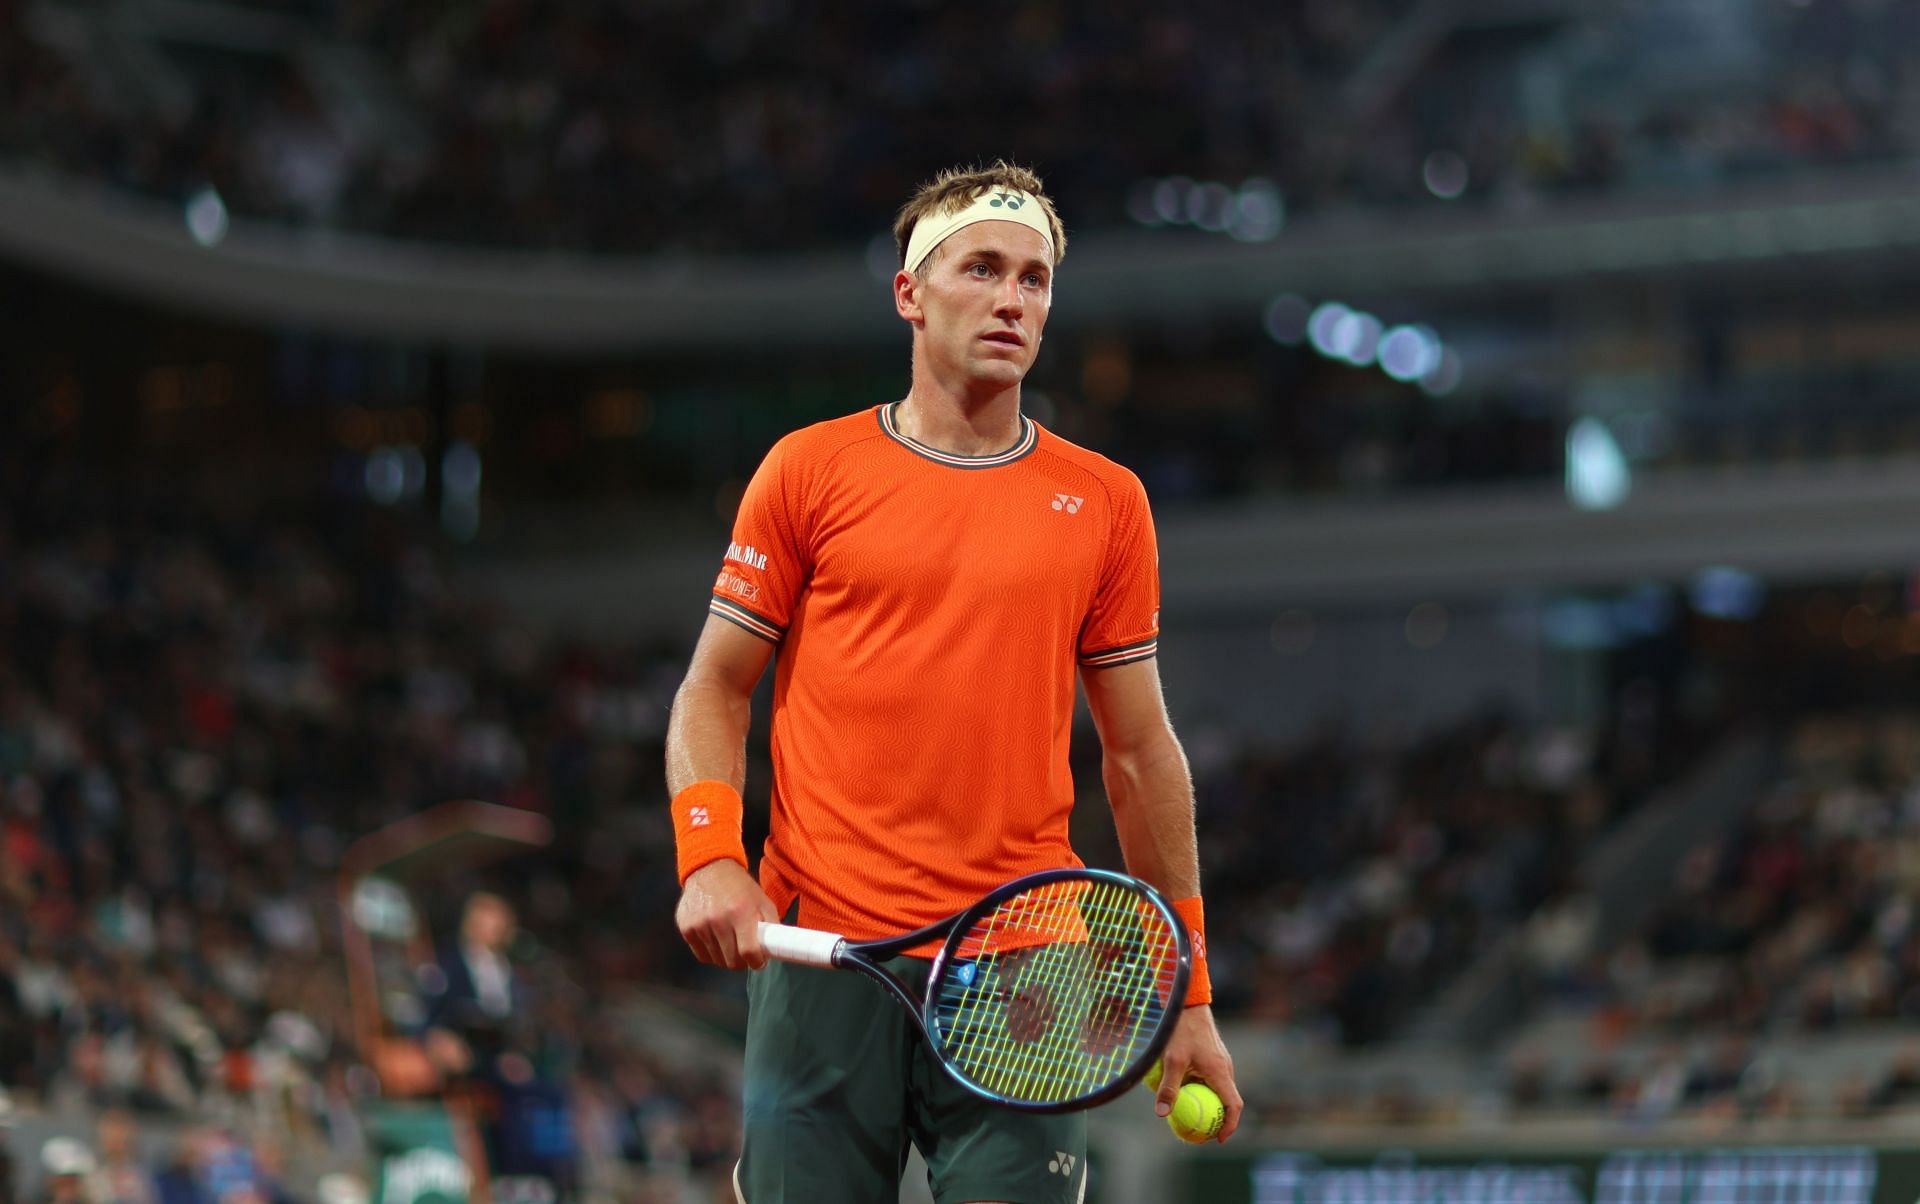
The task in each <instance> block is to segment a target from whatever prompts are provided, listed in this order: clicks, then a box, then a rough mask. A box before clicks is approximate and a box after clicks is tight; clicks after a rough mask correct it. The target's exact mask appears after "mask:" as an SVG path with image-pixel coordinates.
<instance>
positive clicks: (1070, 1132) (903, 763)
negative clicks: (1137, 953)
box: [667, 163, 1241, 1204]
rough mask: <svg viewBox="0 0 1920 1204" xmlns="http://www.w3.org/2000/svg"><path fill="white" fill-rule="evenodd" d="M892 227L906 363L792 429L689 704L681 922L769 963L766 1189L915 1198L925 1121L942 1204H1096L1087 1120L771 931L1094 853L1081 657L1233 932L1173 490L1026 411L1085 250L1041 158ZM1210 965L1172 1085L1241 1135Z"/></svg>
mask: <svg viewBox="0 0 1920 1204" xmlns="http://www.w3.org/2000/svg"><path fill="white" fill-rule="evenodd" d="M894 235H895V240H896V242H897V244H898V246H899V249H900V253H901V268H900V271H899V272H898V273H897V274H896V275H895V276H894V281H893V299H894V307H895V309H896V310H897V311H898V313H899V314H900V317H901V318H902V319H903V320H905V321H906V322H907V323H908V324H909V326H910V327H911V328H912V332H913V384H912V388H911V390H910V391H909V392H908V395H907V397H906V398H905V399H904V400H902V401H899V402H896V403H894V404H891V405H885V406H880V407H878V408H877V409H870V410H865V411H862V412H860V413H857V414H854V415H851V416H849V417H846V418H840V419H835V420H832V421H829V422H823V423H820V424H817V425H815V426H812V427H808V428H806V429H804V430H801V431H797V432H795V433H793V434H791V435H788V436H787V437H786V438H784V439H782V440H781V441H780V442H779V443H778V444H777V445H776V446H775V447H774V449H773V450H772V451H771V452H770V453H768V455H767V458H766V460H765V462H764V463H763V464H762V465H761V467H760V470H759V472H758V473H756V474H755V476H754V479H753V481H752V483H751V484H750V485H749V487H748V489H747V492H746V494H745V496H744V498H743V499H742V501H741V505H740V514H739V518H738V520H737V522H736V525H735V529H734V537H733V543H732V544H731V545H730V546H729V547H728V549H727V553H726V559H725V564H724V567H723V569H722V571H721V573H720V576H719V579H718V580H717V581H716V582H715V585H714V590H713V597H712V601H711V603H710V606H709V610H710V614H709V616H708V619H707V623H706V627H705V629H704V630H703V631H702V633H701V636H700V642H699V645H698V646H697V647H696V649H695V650H694V654H693V661H692V664H691V666H690V667H689V669H688V672H687V677H686V681H685V682H684V683H683V684H682V686H681V688H680V692H679V694H678V696H677V697H676V698H675V700H674V707H673V716H672V720H671V723H670V726H669V730H668V738H667V782H668V787H669V789H670V790H671V791H672V792H673V798H674V801H673V814H674V824H675V832H676V835H677V838H678V849H679V870H680V877H681V883H682V894H681V899H680V905H679V908H678V911H677V915H676V919H677V922H678V924H679V927H680V931H681V934H682V935H683V936H684V937H685V938H686V940H687V942H688V944H689V945H690V946H691V947H692V948H693V950H694V952H695V954H696V955H697V956H699V957H700V958H701V959H702V960H704V961H707V962H710V963H712V964H715V965H720V966H726V967H728V968H730V969H743V968H750V969H754V970H759V971H760V972H759V973H756V974H754V975H753V977H752V979H751V981H750V983H749V997H750V1013H749V1022H748V1036H747V1062H746V1075H747V1083H746V1109H745V1122H746V1138H745V1152H744V1155H743V1157H742V1158H741V1161H740V1164H739V1166H738V1167H737V1168H736V1170H735V1187H736V1193H737V1194H738V1195H739V1196H740V1198H741V1199H742V1200H744V1201H748V1202H750V1204H779V1202H782V1201H784V1202H786V1204H799V1202H803V1201H818V1200H834V1201H845V1202H848V1204H865V1202H868V1201H873V1202H879V1201H892V1200H894V1199H896V1198H897V1193H898V1183H899V1176H900V1172H901V1169H902V1167H903V1166H904V1164H905V1159H906V1152H907V1148H908V1144H909V1142H911V1143H912V1144H913V1145H916V1146H918V1147H919V1149H920V1151H921V1154H922V1156H923V1157H924V1158H925V1159H926V1161H927V1165H928V1173H929V1176H930V1178H931V1179H932V1182H933V1188H934V1193H935V1196H936V1198H937V1199H938V1200H940V1201H941V1202H942V1204H963V1202H976V1201H982V1202H985V1201H1020V1202H1028V1204H1033V1202H1052V1201H1060V1202H1071V1201H1076V1200H1078V1199H1080V1198H1082V1196H1083V1195H1084V1193H1085V1190H1086V1181H1085V1175H1086V1166H1085V1152H1086V1127H1085V1118H1084V1116H1082V1115H1080V1114H1074V1115H1069V1116H1052V1117H1037V1116H1032V1115H1027V1114H1022V1113H1016V1112H1012V1111H1009V1110H1006V1109H1001V1108H995V1107H993V1106H991V1105H988V1104H985V1103H982V1102H981V1101H979V1100H977V1099H975V1098H974V1097H972V1096H971V1095H970V1094H969V1093H968V1092H966V1091H965V1089H963V1088H961V1087H960V1086H958V1085H957V1084H955V1083H953V1082H952V1081H951V1080H949V1079H948V1078H947V1077H946V1076H945V1075H944V1074H943V1073H942V1072H941V1071H940V1070H939V1069H938V1067H937V1066H936V1065H935V1064H934V1061H933V1059H932V1057H931V1055H930V1054H929V1053H928V1052H927V1051H926V1049H925V1048H924V1047H923V1045H922V1044H921V1043H920V1041H919V1040H918V1039H917V1037H916V1035H915V1032H914V1030H913V1027H912V1025H911V1023H910V1021H909V1020H908V1018H907V1017H906V1016H905V1015H904V1013H902V1012H901V1011H900V1009H899V1008H898V1007H897V1005H895V1004H893V1003H892V1002H891V1001H890V1000H888V999H887V998H886V997H885V996H884V995H883V994H882V993H881V992H880V991H878V990H877V989H876V988H875V987H874V986H873V985H872V984H871V983H869V982H867V981H866V980H864V979H862V978H861V977H859V976H857V975H852V974H839V973H835V972H833V971H824V970H817V969H807V968H800V967H794V966H789V965H779V964H774V965H768V964H767V959H766V953H765V950H764V949H763V948H762V947H761V945H760V942H759V937H758V928H757V925H758V923H759V922H760V921H761V920H779V919H782V918H785V917H788V916H789V913H792V919H793V922H796V923H799V924H801V925H804V926H807V927H814V928H821V929H831V930H834V931H838V932H841V933H844V934H845V935H847V936H849V937H851V938H853V939H856V940H858V939H869V938H874V937H880V936H891V935H897V934H899V933H902V932H906V931H909V930H911V929H913V928H916V927H919V926H921V925H923V924H927V923H931V922H932V921H934V920H937V919H940V918H943V917H945V916H947V915H950V914H952V913H953V912H956V911H958V910H960V909H961V908H962V907H964V906H966V905H967V904H969V903H971V902H972V901H973V900H974V899H976V898H978V897H979V896H980V895H982V894H984V893H986V892H987V891H988V890H990V889H992V888H993V887H995V886H998V885H1000V884H1001V883H1003V882H1005V881H1007V880H1009V879H1012V878H1015V877H1018V876H1020V875H1022V874H1026V873H1032V872H1035V871H1038V870H1043V869H1053V868H1057V867H1060V866H1066V865H1076V864H1078V860H1077V859H1076V858H1075V856H1074V854H1073V850H1072V848H1071V847H1070V846H1069V844H1068V840H1067V820H1068V813H1069V812H1070V811H1071V809H1072V805H1073V786H1072V781H1071V777H1070V775H1069V771H1068V767H1067V742H1068V737H1069V734H1070V731H1071V728H1072V721H1073V704H1074V684H1075V674H1076V670H1077V672H1078V675H1079V680H1080V682H1081V684H1082V685H1083V687H1084V689H1085V692H1086V696H1087V701H1088V704H1089V707H1090V709H1091V711H1092V713H1093V718H1094V722H1095V726H1096V728H1097V729H1098V731H1099V733H1100V739H1101V744H1102V748H1103V753H1104V763H1103V777H1104V779H1105V782H1106V787H1107V793H1108V796H1109V800H1110V802H1111V804H1112V807H1113V812H1114V818H1115V822H1116V826H1117V828H1118V832H1119V836H1120V843H1121V848H1122V851H1123V852H1124V853H1125V855H1126V859H1127V864H1128V866H1129V868H1130V869H1131V870H1132V871H1133V872H1134V873H1136V874H1138V875H1140V876H1141V877H1143V878H1145V879H1147V880H1148V881H1150V882H1152V883H1154V884H1155V885H1157V886H1158V887H1160V888H1161V889H1162V890H1163V891H1165V892H1166V893H1167V895H1168V896H1169V897H1170V898H1172V899H1174V900H1176V906H1178V907H1179V908H1180V909H1181V911H1182V913H1183V914H1184V915H1185V916H1186V917H1187V919H1188V922H1189V924H1190V926H1191V927H1193V928H1194V930H1195V933H1196V936H1197V937H1200V939H1197V940H1196V942H1195V946H1196V951H1197V952H1198V951H1202V950H1204V947H1205V942H1204V937H1202V936H1201V935H1200V934H1201V915H1200V908H1199V893H1200V873H1199V865H1198V858H1197V855H1196V852H1195V842H1194V832H1193V796H1192V784H1191V781H1190V778H1189V775H1188V771H1187V763H1186V758H1185V756H1184V754H1183V753H1182V752H1181V749H1180V745H1179V743H1178V741H1177V740H1175V738H1174V735H1173V731H1172V729H1171V727H1170V726H1169V724H1168V721H1167V715H1166V710H1165V707H1164V705H1163V704H1162V701H1161V693H1160V680H1159V673H1158V670H1157V668H1156V665H1155V661H1154V659H1153V654H1154V650H1155V647H1156V640H1157V638H1158V629H1159V606H1160V602H1159V573H1158V557H1157V553H1156V550H1155V545H1154V537H1153V522H1152V516H1151V514H1150V513H1149V511H1148V507H1147V500H1146V495H1145V492H1144V491H1143V490H1142V489H1141V487H1140V483H1139V481H1138V480H1137V479H1136V478H1135V477H1134V476H1133V474H1131V473H1129V472H1127V471H1126V470H1125V469H1122V468H1120V467H1118V466H1117V465H1114V464H1112V463H1111V462H1109V461H1107V460H1105V459H1104V458H1102V457H1100V456H1097V455H1095V454H1093V453H1091V452H1088V451H1085V450H1083V449H1081V448H1078V447H1075V446H1073V445H1072V444H1070V443H1067V442H1066V441H1065V440H1062V439H1060V438H1058V437H1057V436H1055V435H1053V434H1051V433H1049V432H1046V431H1043V430H1041V429H1040V428H1039V427H1038V426H1037V425H1035V424H1034V422H1033V421H1032V420H1030V419H1028V418H1027V417H1025V416H1024V415H1023V414H1022V413H1021V412H1020V384H1021V381H1022V380H1023V379H1024V378H1025V377H1026V374H1027V370H1028V369H1029V368H1031V367H1032V365H1033V361H1034V357H1035V356H1036V355H1037V354H1038V352H1039V349H1040V339H1041V336H1042V334H1043V333H1044V331H1045V329H1046V323H1047V314H1048V310H1049V308H1050V306H1051V305H1052V301H1053V273H1054V269H1055V266H1056V265H1057V264H1058V263H1059V261H1060V258H1061V255H1062V253H1063V252H1064V251H1065V249H1066V238H1065V235H1064V233H1063V231H1062V229H1061V226H1060V220H1059V218H1058V216H1056V214H1055V213H1054V209H1053V204H1052V202H1051V201H1050V200H1048V199H1047V197H1046V195H1045V193H1044V192H1043V190H1042V187H1041V184H1040V181H1039V180H1038V179H1037V178H1036V177H1035V176H1034V175H1033V174H1032V173H1031V172H1028V171H1025V170H1023V169H1020V168H1016V167H1010V166H1008V165H1006V164H1004V163H1001V164H995V165H994V166H993V167H991V168H988V169H985V170H980V171H950V172H946V173H944V174H942V175H941V176H940V177H938V178H937V179H935V180H934V181H933V182H931V183H929V184H928V185H926V186H925V187H924V188H922V189H921V190H920V191H919V193H918V194H916V195H915V196H914V198H913V199H912V200H911V201H909V202H908V203H907V205H906V206H905V207H904V208H903V209H902V210H901V213H900V217H899V220H898V221H897V222H896V223H895V227H894ZM776 648H777V649H778V652H779V657H778V661H777V665H776V669H775V675H774V701H773V729H772V745H773V817H772V831H771V835H770V836H769V838H768V840H767V845H766V849H765V854H764V856H763V857H762V859H761V863H760V878H759V881H758V882H756V881H755V879H754V878H753V877H752V876H751V875H750V874H749V873H748V871H747V858H746V852H745V849H744V848H743V847H742V841H741V802H740V788H741V783H742V778H743V769H744V762H745V752H744V746H745V740H746V733H747V724H748V710H749V702H750V698H751V695H752V692H753V689H754V686H755V683H756V682H758V680H759V678H760V675H761V673H762V671H763V670H764V669H765V668H766V664H767V661H768V660H769V659H770V658H772V657H773V654H774V652H775V650H776ZM1196 961H1197V965H1196V974H1195V980H1196V981H1195V989H1194V992H1193V993H1192V994H1191V995H1190V997H1189V1000H1188V1002H1189V1007H1188V1008H1187V1009H1186V1010H1185V1011H1184V1012H1183V1013H1182V1016H1181V1019H1180V1022H1179V1026H1178V1028H1177V1029H1176V1031H1175V1033H1174V1036H1173V1039H1172V1041H1171V1042H1170V1044H1169V1045H1168V1047H1167V1051H1166V1054H1165V1062H1166V1069H1167V1073H1166V1075H1165V1076H1164V1079H1163V1085H1162V1087H1161V1089H1160V1098H1159V1101H1158V1106H1159V1109H1160V1111H1161V1112H1162V1113H1163V1114H1164V1113H1165V1112H1166V1110H1167V1108H1168V1107H1169V1106H1170V1105H1171V1103H1172V1100H1173V1097H1174V1095H1175V1094H1176V1093H1177V1091H1178V1089H1179V1086H1180V1084H1181V1082H1182V1081H1183V1079H1185V1078H1197V1079H1202V1080H1205V1081H1206V1082H1208V1083H1210V1084H1212V1085H1213V1087H1214V1089H1215V1090H1216V1091H1218V1092H1219V1093H1220V1096H1221V1098H1222V1099H1223V1100H1224V1101H1226V1104H1227V1120H1226V1124H1225V1126H1224V1127H1223V1129H1222V1133H1221V1136H1222V1138H1223V1139H1224V1138H1225V1137H1226V1136H1227V1135H1229V1134H1231V1133H1232V1132H1233V1130H1234V1128H1235V1127H1236V1126H1237V1124H1238V1123H1239V1117H1240V1111H1241V1101H1240V1094H1239V1092H1238V1091H1237V1090H1236V1089H1235V1086H1234V1082H1233V1067H1232V1062H1231V1059H1230V1058H1229V1057H1228V1056H1227V1052H1226V1049H1225V1047H1224V1046H1223V1045H1222V1044H1221V1041H1220V1037H1219V1034H1218V1032H1217V1030H1216V1029H1215V1027H1214V1021H1213V1015H1212V1011H1211V1009H1210V1008H1209V1007H1208V1006H1207V1003H1208V1001H1209V999H1210V997H1211V996H1210V994H1209V988H1208V985H1207V982H1206V974H1205V963H1204V953H1199V955H1198V957H1197V959H1196ZM763 967H764V968H763ZM918 970H919V973H920V974H921V975H922V976H924V974H925V973H926V965H925V963H924V962H920V963H919V964H918ZM1062 1152H1065V1153H1067V1154H1070V1155H1072V1157H1071V1158H1064V1159H1063V1158H1060V1157H1059V1156H1058V1155H1059V1154H1060V1153H1062Z"/></svg>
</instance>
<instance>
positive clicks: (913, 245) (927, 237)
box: [907, 188, 1053, 272]
mask: <svg viewBox="0 0 1920 1204" xmlns="http://www.w3.org/2000/svg"><path fill="white" fill-rule="evenodd" d="M975 222H1019V223H1020V224H1021V225H1023V226H1025V227H1027V228H1028V229H1030V230H1033V231H1035V232H1036V233H1038V234H1039V235H1040V239H1041V241H1042V242H1044V243H1046V244H1047V258H1048V259H1049V260H1051V259H1052V258H1053V231H1052V230H1051V229H1049V228H1048V226H1047V213H1046V209H1045V207H1043V206H1042V205H1041V204H1040V202H1039V201H1038V200H1037V199H1035V198H1034V196H1033V194H1032V193H1029V192H1021V191H1019V190H1018V189H1014V188H989V189H988V190H987V191H985V192H983V193H981V194H980V195H979V196H978V197H975V198H974V201H973V203H972V204H971V205H968V206H967V207H966V208H965V209H961V210H958V211H956V212H953V213H949V214H946V215H944V216H941V217H937V218H936V217H923V218H921V219H920V220H919V221H917V222H915V223H914V226H913V234H912V235H911V236H910V237H909V238H908V239H907V270H908V271H910V272H917V271H919V270H920V264H921V262H922V261H923V260H925V259H926V257H927V256H928V255H931V254H932V253H933V249H934V248H935V247H937V246H939V245H940V244H941V243H942V242H945V241H946V238H947V235H949V234H952V233H953V232H954V231H955V230H958V229H959V228H960V227H962V226H971V225H973V224H974V223H975Z"/></svg>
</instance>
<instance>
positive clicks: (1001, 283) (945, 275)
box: [894, 221, 1053, 390]
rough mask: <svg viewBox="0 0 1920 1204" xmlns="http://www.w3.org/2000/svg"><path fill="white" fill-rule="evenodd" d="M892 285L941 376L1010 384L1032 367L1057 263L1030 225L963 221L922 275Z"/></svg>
mask: <svg viewBox="0 0 1920 1204" xmlns="http://www.w3.org/2000/svg"><path fill="white" fill-rule="evenodd" d="M894 284H895V298H896V300H897V302H898V304H899V308H900V312H901V316H903V317H905V318H907V319H908V320H909V321H912V322H914V323H915V324H916V325H918V326H920V327H921V330H922V333H923V335H924V338H925V341H926V353H927V357H928V360H929V362H930V363H931V365H932V366H933V368H934V371H935V372H936V374H937V375H938V376H939V377H940V378H941V379H942V380H947V381H955V382H968V383H974V384H978V385H981V386H985V387H987V388H990V389H993V390H1000V389H1010V388H1013V387H1014V386H1016V385H1018V384H1019V383H1020V382H1021V380H1023V379H1024V378H1025V377H1026V375H1027V370H1028V369H1029V368H1031V367H1033V360H1034V357H1035V356H1036V355H1038V354H1039V353H1040V333H1041V331H1043V330H1044V329H1045V328H1046V325H1047V314H1048V311H1049V310H1050V309H1051V308H1052V306H1053V262H1052V258H1051V256H1050V255H1049V253H1048V248H1047V241H1046V239H1044V238H1042V237H1040V234H1039V232H1038V231H1036V230H1034V229H1033V228H1032V227H1029V226H1023V225H1021V224H1020V223H1019V222H1001V221H987V222H975V223H974V224H972V225H971V226H962V227H961V228H960V229H958V230H955V231H954V232H953V233H952V234H950V235H948V236H947V239H946V241H945V242H943V243H941V244H940V245H939V246H938V247H936V248H934V251H933V254H931V255H930V256H928V257H927V261H926V264H925V266H924V267H923V268H922V269H921V271H920V274H919V276H918V277H917V278H916V277H914V276H913V275H912V274H911V273H908V272H901V273H900V275H899V276H897V277H895V282H894Z"/></svg>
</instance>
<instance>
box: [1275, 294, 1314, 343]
mask: <svg viewBox="0 0 1920 1204" xmlns="http://www.w3.org/2000/svg"><path fill="white" fill-rule="evenodd" d="M1311 313H1312V310H1311V309H1310V308H1309V307H1308V305H1307V299H1306V298H1305V297H1302V296H1301V295H1300V294H1299V293H1281V294H1280V295H1279V296H1277V297H1275V298H1274V299H1273V300H1271V301H1269V302H1267V315H1266V323H1265V324H1266V328H1267V337H1268V338H1270V339H1272V340H1273V341H1274V342H1276V343H1279V344H1280V345H1281V346H1283V347H1298V346H1299V345H1300V344H1301V343H1302V342H1303V341H1305V339H1306V337H1307V317H1308V315H1309V314H1311Z"/></svg>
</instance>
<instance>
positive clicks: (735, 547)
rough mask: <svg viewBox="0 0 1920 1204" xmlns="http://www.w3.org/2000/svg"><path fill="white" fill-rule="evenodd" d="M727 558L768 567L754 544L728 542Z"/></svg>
mask: <svg viewBox="0 0 1920 1204" xmlns="http://www.w3.org/2000/svg"><path fill="white" fill-rule="evenodd" d="M1055 509H1058V507H1055ZM727 559H728V560H737V561H739V562H740V563H741V564H744V565H746V566H747V567H748V568H753V569H764V568H766V567H767V554H766V553H765V552H762V551H761V550H760V549H759V548H756V547H754V546H753V545H752V544H747V545H746V546H745V547H742V546H740V545H739V544H737V543H730V544H728V545H727Z"/></svg>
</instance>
